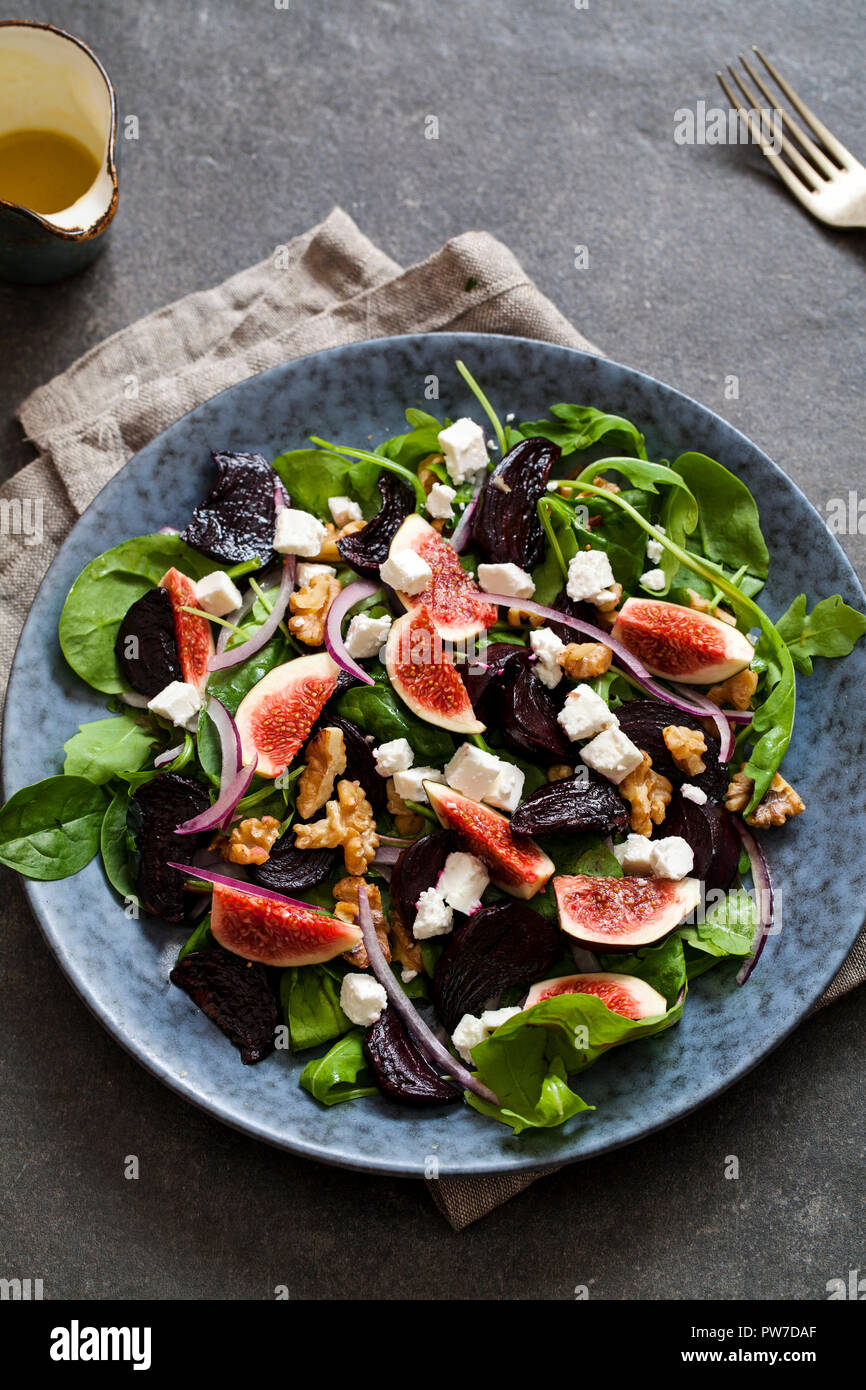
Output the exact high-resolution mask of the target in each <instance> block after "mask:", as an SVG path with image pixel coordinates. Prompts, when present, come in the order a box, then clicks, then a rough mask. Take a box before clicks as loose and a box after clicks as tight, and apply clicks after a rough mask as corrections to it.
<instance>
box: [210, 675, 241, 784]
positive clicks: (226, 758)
mask: <svg viewBox="0 0 866 1390" xmlns="http://www.w3.org/2000/svg"><path fill="white" fill-rule="evenodd" d="M207 713H208V718H209V719H211V720H212V721H213V723H214V726H215V727H216V731H217V733H218V734H219V739H220V758H221V763H220V796H222V794H223V792H224V791H225V789H226V787H227V786H228V784H229V782H231V781H232V779H233V778H234V777H235V776H236V775H237V773H239V772H240V770H241V766H242V763H243V756H242V753H241V736H240V733H239V732H238V726H237V724H236V723H235V721H234V719H233V718H232V716H231V715H230V714H229V712H228V710H227V709H226V707H225V705H224V704H223V702H222V700H218V699H217V697H216V696H215V695H211V697H210V699H209V700H208V705H207Z"/></svg>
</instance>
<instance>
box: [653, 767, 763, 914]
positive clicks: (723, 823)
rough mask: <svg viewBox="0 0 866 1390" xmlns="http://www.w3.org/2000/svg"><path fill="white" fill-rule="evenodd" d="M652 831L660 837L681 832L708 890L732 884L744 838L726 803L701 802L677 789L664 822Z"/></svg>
mask: <svg viewBox="0 0 866 1390" xmlns="http://www.w3.org/2000/svg"><path fill="white" fill-rule="evenodd" d="M653 833H654V835H655V837H656V838H657V839H658V838H659V837H660V836H662V835H680V836H682V838H683V839H684V840H686V841H687V842H688V844H690V845H691V847H692V851H693V852H694V856H695V865H694V868H693V869H692V874H693V876H694V877H695V878H699V879H702V880H703V883H704V886H705V887H706V889H707V891H708V892H709V890H710V889H713V888H721V889H724V890H725V891H727V889H728V888H730V886H731V884H732V883H733V881H734V875H735V874H736V872H737V865H738V864H739V862H740V850H741V848H742V842H741V840H740V837H739V835H738V834H737V831H736V828H735V825H734V819H733V816H732V815H731V813H730V811H729V810H728V809H727V807H726V806H724V805H720V804H718V803H717V802H715V801H707V802H705V803H704V805H702V806H699V805H698V804H697V802H695V801H690V800H689V799H688V797H685V796H683V795H682V794H681V793H680V792H675V793H674V795H673V797H672V798H671V803H670V805H669V806H668V809H667V814H666V816H665V818H664V823H663V824H662V825H661V826H659V827H657V829H656V830H655V831H654V832H653Z"/></svg>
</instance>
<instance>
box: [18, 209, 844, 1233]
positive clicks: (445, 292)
mask: <svg viewBox="0 0 866 1390" xmlns="http://www.w3.org/2000/svg"><path fill="white" fill-rule="evenodd" d="M446 329H452V330H455V329H464V330H466V331H470V332H476V333H512V334H517V335H521V336H523V337H528V338H540V339H544V340H546V341H548V342H552V343H563V344H566V345H567V346H569V347H576V348H582V349H584V351H588V352H597V351H598V349H596V348H594V347H593V346H592V344H591V343H589V342H588V341H587V340H586V339H585V338H584V337H583V336H582V335H581V334H580V333H578V332H577V330H576V329H575V328H573V327H572V325H571V324H570V323H569V322H568V321H567V320H566V319H565V318H563V316H562V315H561V314H560V313H559V312H558V310H557V309H556V308H555V307H554V306H553V305H552V304H551V303H550V301H549V300H547V299H545V297H544V295H542V294H541V293H540V292H539V290H537V289H536V287H535V286H534V285H533V283H532V281H531V280H529V279H528V277H527V276H526V274H525V273H524V271H523V270H522V269H521V267H520V265H519V264H518V262H517V261H516V260H515V259H514V257H513V255H512V254H511V252H510V251H509V250H508V249H507V248H506V247H505V246H503V245H502V244H501V243H500V242H498V241H496V240H494V238H493V237H491V236H489V235H488V234H487V233H486V232H467V233H466V234H465V235H463V236H459V237H455V239H454V240H453V241H449V242H447V243H446V244H445V246H443V247H442V248H441V250H439V251H437V252H436V253H435V254H434V255H433V256H431V257H430V258H429V259H428V260H426V261H422V262H421V263H420V264H419V265H415V266H411V267H410V268H409V269H408V270H403V269H402V267H400V266H399V265H397V264H396V262H395V261H392V260H391V259H390V257H388V256H386V255H385V254H384V253H383V252H382V251H380V250H379V249H378V248H377V247H376V246H374V245H373V244H372V242H370V241H369V240H368V239H367V238H366V237H365V236H363V234H362V233H361V232H360V231H359V229H358V228H357V227H356V226H355V224H354V222H352V220H351V218H349V217H347V216H346V214H345V213H344V212H342V211H341V210H340V209H339V208H338V209H335V210H334V211H333V212H332V213H331V214H330V216H329V217H327V218H326V219H325V221H324V222H322V223H321V224H320V225H319V226H317V227H314V228H313V229H312V230H311V231H309V232H306V233H304V235H303V236H299V237H296V238H295V240H294V241H291V242H289V243H288V244H287V245H285V246H280V247H277V248H275V251H274V253H273V255H271V256H270V257H269V258H268V259H267V260H265V261H262V262H260V263H259V264H258V265H254V266H251V267H250V268H249V269H248V270H243V271H241V272H240V274H238V275H235V276H233V277H232V278H231V279H230V280H226V281H225V283H224V284H222V285H218V286H216V287H215V288H214V289H210V290H203V291H201V292H199V293H197V294H190V295H187V296H186V298H184V299H180V300H178V301H177V302H176V303H174V304H169V305H168V306H167V307H166V308H164V309H160V310H159V311H158V312H157V313H155V314H151V315H149V316H148V317H147V318H145V319H141V320H140V321H139V322H138V323H134V324H132V325H131V326H130V327H129V328H125V329H123V330H122V331H121V332H120V333H116V334H115V335H114V336H113V337H111V338H109V339H107V341H106V342H104V343H101V344H99V346H97V347H95V348H93V349H92V350H91V351H90V352H88V353H87V354H86V355H85V356H84V357H82V358H80V360H79V361H78V362H75V363H73V365H72V366H71V367H70V368H69V369H68V371H66V372H64V373H63V374H62V375H61V376H58V377H55V379H54V380H53V381H50V382H48V384H47V385H45V386H40V387H39V388H38V389H37V390H36V391H34V392H33V394H32V395H31V396H29V397H28V399H27V400H26V401H25V402H24V404H23V405H22V406H21V408H20V410H19V416H20V419H21V423H22V425H23V426H24V429H25V431H26V433H27V435H28V436H29V438H30V439H31V441H32V442H33V444H34V445H35V446H36V448H37V449H38V451H39V456H38V458H37V459H36V460H35V461H34V462H33V463H30V464H28V465H27V466H26V467H25V468H23V469H22V470H21V471H20V472H19V473H17V474H16V475H15V477H14V478H12V480H11V481H10V482H8V483H7V484H6V485H5V486H4V487H3V488H2V489H0V505H3V507H4V510H5V508H6V506H7V505H8V506H13V505H15V504H16V503H17V505H19V506H22V507H24V506H27V507H30V508H31V509H32V508H33V507H34V505H35V504H37V503H40V504H41V506H42V526H43V532H44V540H43V544H41V545H32V546H30V545H8V544H7V545H6V547H5V550H4V551H3V552H0V593H2V594H3V598H4V602H3V604H2V607H0V696H2V694H3V692H5V688H6V682H7V679H8V674H9V669H10V666H11V663H12V658H13V655H14V651H15V644H16V642H17V640H18V634H19V632H20V630H21V626H22V624H23V622H24V619H25V618H26V616H27V612H28V610H29V608H30V605H31V603H32V602H33V598H34V595H35V593H36V590H37V588H38V586H39V582H40V580H41V579H42V576H43V574H44V573H45V571H46V569H47V568H48V565H49V564H50V563H51V561H52V560H53V558H54V556H55V554H56V553H57V550H58V548H59V547H60V545H61V544H62V542H63V540H64V539H65V537H66V536H67V534H68V532H69V530H70V529H71V527H72V526H73V525H74V524H75V521H76V520H77V518H78V517H79V516H80V515H81V513H82V512H83V511H84V509H85V508H86V507H87V506H88V505H89V503H90V502H92V501H93V498H94V497H95V496H96V494H97V493H98V492H99V491H100V489H101V488H102V487H104V486H105V484H106V483H107V482H108V481H109V479H110V478H112V477H113V476H114V474H115V473H116V472H117V471H118V469H120V468H122V467H123V465H124V464H125V463H126V462H127V461H128V460H129V459H130V458H131V457H132V455H133V454H135V453H136V452H137V451H138V450H139V449H141V448H142V447H143V446H144V445H145V444H147V443H148V441H149V440H151V439H152V438H153V437H154V436H155V435H156V434H159V432H160V431H161V430H164V429H165V428H166V427H167V426H168V425H170V424H172V422H173V421H174V420H177V419H178V418H179V417H180V416H181V415H183V414H185V413H186V412H187V411H188V410H192V409H193V407H194V406H197V405H200V404H201V403H202V401H206V400H209V399H210V397H211V396H213V395H215V394H216V392H217V391H222V390H223V389H224V388H225V387H227V386H231V385H233V384H234V383H235V382H236V381H242V380H243V379H244V378H245V377H249V376H253V375H254V374H255V373H256V372H261V371H264V370H265V369H266V368H268V367H273V366H276V365H277V364H278V363H280V362H286V361H289V360H291V359H292V358H295V357H302V356H304V355H306V354H307V353H310V352H318V351H319V350H320V349H322V348H328V347H334V346H336V345H337V344H339V343H348V342H357V341H360V340H363V339H366V338H378V337H384V336H387V335H388V334H393V333H427V332H430V333H432V332H441V331H444V330H446ZM15 891H17V889H16V890H15ZM864 979H866V934H861V936H860V938H859V940H858V942H857V944H856V946H855V948H854V950H853V951H852V953H851V955H850V956H849V958H848V960H847V961H846V962H845V965H844V966H843V967H842V970H841V971H840V972H839V975H838V976H837V977H836V979H835V980H834V981H833V983H832V984H831V986H830V988H829V989H828V990H827V993H826V994H825V995H824V998H823V999H822V1000H821V1004H824V1003H829V1002H831V1000H833V999H835V998H838V997H839V996H840V995H842V994H844V993H846V991H847V990H849V989H851V988H853V986H854V985H855V984H859V983H860V982H861V981H862V980H864ZM546 1171H553V1170H552V1169H550V1170H546ZM540 1176H543V1174H542V1173H538V1174H533V1175H531V1176H522V1175H517V1176H506V1177H490V1178H442V1179H440V1180H438V1181H434V1182H430V1183H429V1187H430V1191H431V1194H432V1196H433V1198H434V1200H435V1202H436V1205H437V1206H438V1207H439V1209H440V1211H441V1212H442V1213H443V1215H444V1216H445V1217H446V1218H447V1220H448V1221H450V1223H451V1225H452V1226H453V1227H454V1229H455V1230H460V1229H462V1228H463V1227H464V1226H467V1225H469V1224H470V1223H471V1222H472V1221H476V1220H478V1218H479V1217H481V1216H484V1215H486V1213H487V1212H489V1211H492V1210H493V1208H494V1207H497V1206H499V1205H500V1203H502V1202H505V1201H507V1200H508V1199H509V1198H510V1197H513V1196H515V1195H516V1194H517V1193H518V1192H521V1191H522V1190H523V1189H524V1188H525V1187H527V1186H529V1184H530V1183H531V1182H533V1181H535V1178H536V1177H540Z"/></svg>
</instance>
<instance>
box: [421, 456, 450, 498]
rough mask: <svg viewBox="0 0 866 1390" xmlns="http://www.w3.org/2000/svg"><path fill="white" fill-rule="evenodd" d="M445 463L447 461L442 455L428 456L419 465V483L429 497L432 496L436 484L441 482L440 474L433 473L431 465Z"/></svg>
mask: <svg viewBox="0 0 866 1390" xmlns="http://www.w3.org/2000/svg"><path fill="white" fill-rule="evenodd" d="M444 462H445V459H444V457H443V455H442V454H428V455H427V457H426V458H423V459H422V460H421V462H420V463H419V465H418V481H419V483H420V484H421V486H422V487H423V489H424V491H425V493H426V494H427V496H428V497H429V495H430V490H431V488H432V487H434V486H435V484H436V483H438V482H439V481H440V478H439V476H438V474H436V473H434V472H433V469H432V468H431V467H430V465H431V464H432V463H444Z"/></svg>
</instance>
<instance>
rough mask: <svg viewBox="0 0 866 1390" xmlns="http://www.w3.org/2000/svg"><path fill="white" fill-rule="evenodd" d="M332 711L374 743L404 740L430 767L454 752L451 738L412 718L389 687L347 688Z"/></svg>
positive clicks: (365, 686)
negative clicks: (369, 736)
mask: <svg viewBox="0 0 866 1390" xmlns="http://www.w3.org/2000/svg"><path fill="white" fill-rule="evenodd" d="M376 674H377V673H376ZM335 709H336V711H337V713H338V714H340V715H342V716H343V718H344V719H350V720H351V721H352V723H353V724H357V725H358V727H359V728H361V729H363V730H364V732H365V733H367V734H372V735H373V737H374V738H375V740H376V742H377V743H387V742H388V741H389V740H391V739H394V738H406V739H408V740H409V742H410V744H411V745H412V748H413V751H414V752H415V754H416V756H417V757H418V758H419V759H420V760H421V761H422V762H423V763H429V764H430V766H436V767H441V766H442V764H443V763H444V762H447V760H448V759H449V758H450V757H451V755H452V754H453V752H454V741H453V739H452V738H451V735H450V734H448V733H447V732H446V731H445V730H444V729H438V728H436V727H435V726H434V725H433V724H425V723H424V721H423V720H422V719H419V718H418V717H417V716H416V715H414V714H412V713H411V712H410V711H409V710H408V709H406V708H405V706H403V705H402V704H400V703H399V702H398V700H397V697H396V696H395V695H394V694H393V693H392V691H391V688H390V686H387V685H383V684H379V683H378V682H377V684H376V685H358V686H351V687H350V688H349V689H348V690H345V691H344V692H343V694H342V695H340V696H339V698H338V699H337V701H336V705H335Z"/></svg>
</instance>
